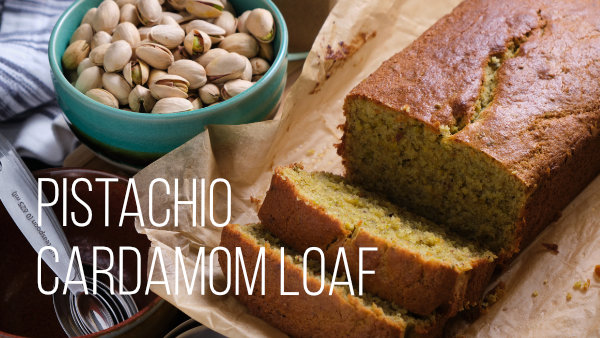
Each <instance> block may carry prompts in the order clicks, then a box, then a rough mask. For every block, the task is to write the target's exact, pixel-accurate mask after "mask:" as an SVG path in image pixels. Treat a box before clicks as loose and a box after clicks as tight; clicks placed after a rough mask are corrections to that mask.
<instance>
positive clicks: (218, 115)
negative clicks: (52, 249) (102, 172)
mask: <svg viewBox="0 0 600 338" xmlns="http://www.w3.org/2000/svg"><path fill="white" fill-rule="evenodd" d="M100 2H101V0H78V1H76V2H75V3H73V5H71V6H70V7H69V8H68V9H67V10H66V11H65V12H64V13H63V15H62V16H61V17H60V18H59V19H58V21H57V23H56V26H55V27H54V30H53V31H52V35H51V36H50V43H49V49H48V54H49V59H50V67H51V69H52V75H53V76H52V80H53V82H54V88H55V89H56V96H57V98H58V104H59V105H60V107H61V108H62V109H63V111H64V112H65V115H66V118H67V121H68V122H69V126H70V127H71V129H72V130H73V132H74V133H75V135H77V137H78V138H79V139H80V140H81V141H82V142H83V143H85V144H86V145H87V146H89V147H90V148H91V149H92V150H94V151H95V152H97V153H98V154H99V155H102V156H104V157H106V158H108V159H110V160H112V161H114V162H117V163H120V164H124V165H127V166H130V167H136V168H141V167H144V166H146V165H147V164H149V163H150V162H152V161H154V160H156V159H157V158H159V157H160V156H162V155H164V154H166V153H168V152H169V151H171V150H173V149H175V148H177V147H178V146H180V145H182V144H183V143H185V142H186V141H188V140H189V139H191V138H192V137H194V136H196V135H198V134H199V133H201V132H203V131H204V130H205V127H206V125H208V124H245V123H251V122H258V121H261V120H264V119H265V118H267V117H269V116H272V114H274V113H275V112H276V110H277V108H278V106H279V103H280V101H281V96H282V94H283V90H284V88H285V82H286V70H287V48H288V32H287V27H286V25H285V21H284V19H283V16H282V15H281V13H280V12H279V10H278V9H277V7H276V6H275V5H274V4H273V2H271V1H270V0H231V3H232V4H233V6H234V7H235V10H236V11H237V12H238V13H242V12H243V11H245V10H248V9H253V8H258V7H261V8H265V9H267V10H269V11H270V12H271V13H272V14H273V17H274V18H275V25H276V36H275V41H274V53H275V55H276V56H275V60H274V61H273V63H272V65H271V68H270V69H269V71H268V72H267V73H266V74H265V75H264V76H263V77H262V78H261V79H260V80H259V81H258V82H257V83H256V84H255V85H254V86H252V87H251V88H250V89H248V90H246V91H245V92H243V93H241V94H239V95H237V96H235V97H233V98H231V99H229V100H227V101H224V102H221V103H219V104H217V105H213V106H210V107H205V108H202V109H198V110H193V111H186V112H181V113H173V114H157V115H153V114H141V113H135V112H129V111H125V110H119V109H115V108H111V107H108V106H105V105H103V104H100V103H98V102H96V101H94V100H92V99H90V98H88V97H87V96H85V95H84V94H82V93H81V92H79V91H78V90H77V89H75V87H73V86H72V85H71V84H70V83H69V81H68V80H67V79H66V78H65V76H64V74H63V72H62V64H61V58H62V55H63V53H64V51H65V49H66V48H67V45H68V44H69V39H70V38H71V35H72V34H73V32H74V31H75V29H76V28H77V27H78V26H79V23H80V22H81V19H82V18H83V16H84V14H85V13H86V12H87V10H88V9H90V8H92V7H97V6H98V4H100Z"/></svg>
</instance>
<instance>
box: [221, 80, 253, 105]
mask: <svg viewBox="0 0 600 338" xmlns="http://www.w3.org/2000/svg"><path fill="white" fill-rule="evenodd" d="M252 85H253V83H252V82H250V81H246V80H241V79H237V80H231V81H228V82H226V83H225V84H224V85H223V88H221V96H222V97H223V99H224V100H228V99H230V98H232V97H234V96H236V95H238V94H240V93H241V92H243V91H245V90H246V89H248V88H250V87H252Z"/></svg>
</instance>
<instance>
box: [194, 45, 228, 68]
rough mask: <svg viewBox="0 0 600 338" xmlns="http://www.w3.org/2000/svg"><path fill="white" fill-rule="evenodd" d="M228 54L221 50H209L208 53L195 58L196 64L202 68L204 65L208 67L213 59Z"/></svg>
mask: <svg viewBox="0 0 600 338" xmlns="http://www.w3.org/2000/svg"><path fill="white" fill-rule="evenodd" d="M228 53H229V52H228V51H226V50H225V49H223V48H213V49H211V50H209V51H208V52H206V53H204V54H202V55H200V56H199V57H198V58H196V60H195V61H196V62H198V63H199V64H201V65H202V67H205V68H206V65H208V63H209V62H211V61H212V60H213V59H214V58H216V57H218V56H221V55H225V54H228Z"/></svg>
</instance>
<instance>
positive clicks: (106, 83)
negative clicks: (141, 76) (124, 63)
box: [102, 73, 131, 106]
mask: <svg viewBox="0 0 600 338" xmlns="http://www.w3.org/2000/svg"><path fill="white" fill-rule="evenodd" d="M102 87H103V88H104V89H106V90H108V91H109V92H110V93H111V94H113V95H114V96H115V97H116V98H117V101H119V104H120V105H122V106H124V105H126V104H127V103H128V102H129V92H131V86H130V85H129V83H127V81H125V79H124V78H123V76H121V75H119V74H117V73H104V74H103V75H102Z"/></svg>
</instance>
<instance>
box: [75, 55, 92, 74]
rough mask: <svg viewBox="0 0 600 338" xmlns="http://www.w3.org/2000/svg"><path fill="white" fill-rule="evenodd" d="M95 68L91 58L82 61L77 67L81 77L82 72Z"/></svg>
mask: <svg viewBox="0 0 600 338" xmlns="http://www.w3.org/2000/svg"><path fill="white" fill-rule="evenodd" d="M93 66H95V64H94V63H93V62H92V60H90V58H89V57H87V58H85V59H83V60H81V62H80V63H79V66H77V75H78V76H79V75H81V72H83V71H84V70H86V69H88V68H90V67H93Z"/></svg>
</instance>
